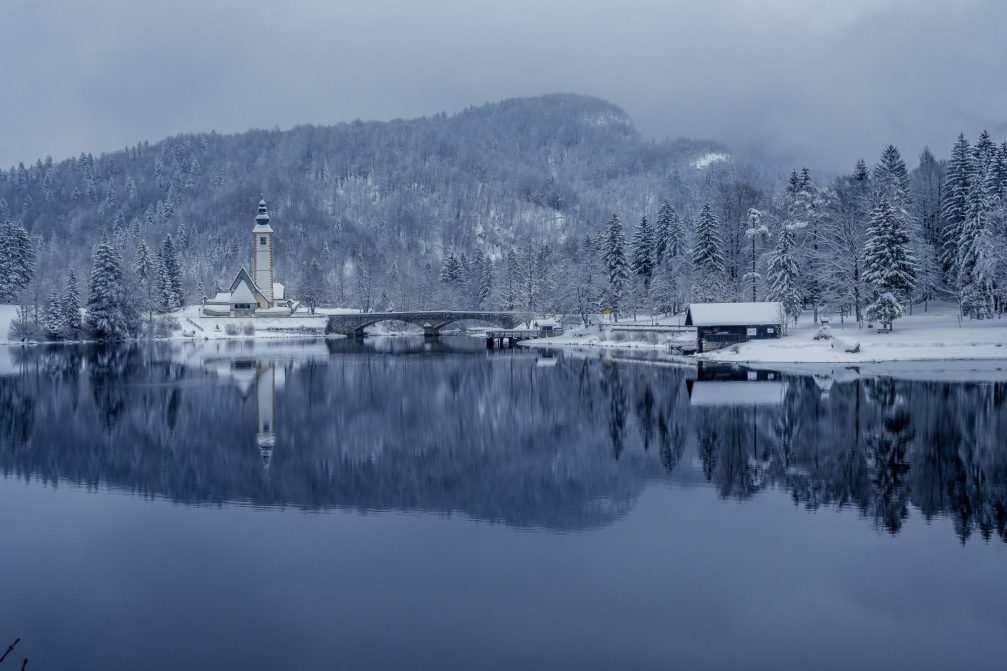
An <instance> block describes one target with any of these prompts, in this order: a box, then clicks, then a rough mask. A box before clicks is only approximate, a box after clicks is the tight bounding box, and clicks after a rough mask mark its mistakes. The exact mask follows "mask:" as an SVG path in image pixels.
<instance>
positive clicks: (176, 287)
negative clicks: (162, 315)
mask: <svg viewBox="0 0 1007 671" xmlns="http://www.w3.org/2000/svg"><path fill="white" fill-rule="evenodd" d="M157 257H158V266H159V267H158V271H159V278H158V279H159V282H158V289H159V293H160V308H161V311H162V312H172V311H173V310H177V309H179V308H181V307H182V306H183V305H184V297H183V295H182V271H181V268H180V267H179V264H178V253H177V252H176V251H175V243H174V242H173V241H172V239H171V236H170V235H168V236H167V237H166V238H165V239H164V242H163V243H162V244H161V248H160V249H159V250H158V254H157Z"/></svg>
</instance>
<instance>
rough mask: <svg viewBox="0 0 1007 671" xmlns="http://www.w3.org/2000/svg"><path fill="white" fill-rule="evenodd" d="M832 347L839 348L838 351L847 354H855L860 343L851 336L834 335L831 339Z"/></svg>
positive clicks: (858, 349)
mask: <svg viewBox="0 0 1007 671" xmlns="http://www.w3.org/2000/svg"><path fill="white" fill-rule="evenodd" d="M832 349H835V350H839V351H840V352H848V353H849V354H856V353H857V352H859V351H860V343H859V342H857V341H856V340H853V339H852V338H844V337H842V336H836V337H834V338H833V339H832Z"/></svg>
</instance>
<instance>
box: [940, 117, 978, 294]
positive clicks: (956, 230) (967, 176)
mask: <svg viewBox="0 0 1007 671" xmlns="http://www.w3.org/2000/svg"><path fill="white" fill-rule="evenodd" d="M944 174H945V177H944V189H943V191H942V193H941V227H942V229H943V230H942V236H941V237H942V243H943V249H942V252H941V261H942V262H943V264H944V271H945V273H946V274H947V276H948V280H949V281H948V283H949V284H952V285H953V284H955V283H956V277H957V275H958V238H959V236H960V235H961V230H962V222H964V221H965V215H966V213H967V211H968V200H969V191H970V187H971V185H972V160H971V151H970V150H969V141H968V140H967V139H965V134H964V133H961V134H959V135H958V139H957V140H956V141H955V144H954V146H953V147H952V148H951V158H949V159H948V163H947V168H946V169H945V173H944Z"/></svg>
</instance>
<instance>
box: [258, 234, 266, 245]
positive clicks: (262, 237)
mask: <svg viewBox="0 0 1007 671" xmlns="http://www.w3.org/2000/svg"><path fill="white" fill-rule="evenodd" d="M259 246H260V247H265V246H266V236H264V235H260V236H259Z"/></svg>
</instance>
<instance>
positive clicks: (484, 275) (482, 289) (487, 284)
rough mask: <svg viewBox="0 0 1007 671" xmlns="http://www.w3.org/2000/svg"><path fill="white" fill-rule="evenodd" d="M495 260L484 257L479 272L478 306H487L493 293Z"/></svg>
mask: <svg viewBox="0 0 1007 671" xmlns="http://www.w3.org/2000/svg"><path fill="white" fill-rule="evenodd" d="M493 283H494V282H493V262H492V261H491V260H490V259H489V258H484V259H483V262H482V264H481V270H480V272H479V290H478V292H477V293H476V307H477V308H485V307H486V305H487V304H488V303H489V301H490V297H491V296H492V295H493Z"/></svg>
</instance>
